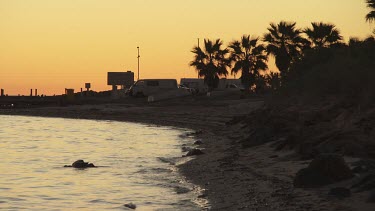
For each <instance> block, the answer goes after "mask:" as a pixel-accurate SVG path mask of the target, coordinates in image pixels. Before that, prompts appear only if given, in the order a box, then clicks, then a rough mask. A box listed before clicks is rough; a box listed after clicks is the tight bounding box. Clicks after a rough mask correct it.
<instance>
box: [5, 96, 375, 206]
mask: <svg viewBox="0 0 375 211" xmlns="http://www.w3.org/2000/svg"><path fill="white" fill-rule="evenodd" d="M262 106H264V102H263V100H262V99H260V98H251V99H240V96H239V94H238V95H237V94H234V95H233V94H229V95H226V96H215V95H213V96H211V97H205V96H201V97H185V98H180V99H174V100H168V101H163V102H154V103H145V99H135V100H134V99H131V100H130V99H129V100H124V101H123V102H122V103H117V104H102V105H82V106H68V107H49V108H33V109H14V110H0V114H10V115H32V116H45V117H64V118H82V119H105V120H117V121H130V122H141V123H148V124H156V125H163V126H174V127H183V128H190V129H193V130H196V131H201V132H199V133H196V134H194V136H196V138H197V139H198V140H201V141H202V142H203V144H202V145H200V146H197V147H199V148H202V149H203V152H204V153H205V154H203V155H199V156H197V157H196V158H195V159H193V160H191V161H189V162H187V163H185V164H182V165H180V166H179V169H180V171H181V173H182V174H183V175H185V176H186V179H187V180H188V181H190V182H192V183H194V184H196V185H198V186H200V187H201V188H202V189H203V190H204V191H203V192H202V193H201V195H199V196H198V200H201V199H207V200H208V201H209V202H210V204H209V207H210V209H211V210H373V208H374V205H373V204H366V203H365V201H366V197H367V196H368V193H358V194H354V195H353V196H352V197H350V198H347V199H345V200H340V199H336V198H332V197H330V196H328V191H329V189H330V188H332V187H335V185H337V184H335V185H331V186H325V187H322V188H316V189H297V188H294V187H293V177H294V175H295V173H296V172H297V171H298V170H300V169H301V168H304V167H306V166H307V165H308V164H309V160H305V161H301V160H298V159H296V158H295V156H294V151H292V150H281V151H275V150H274V148H273V146H272V143H268V144H264V145H260V146H257V147H251V148H243V147H242V146H241V144H240V141H241V140H243V139H245V138H247V137H248V131H246V130H244V127H243V125H241V124H233V125H229V124H226V123H227V122H229V121H230V120H232V119H233V117H236V116H242V115H245V114H248V113H249V112H250V111H252V110H255V109H258V108H261V107H262ZM346 160H347V161H348V162H354V161H355V159H353V158H347V159H346ZM341 185H342V186H345V185H348V183H347V182H343V183H341Z"/></svg>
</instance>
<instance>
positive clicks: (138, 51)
mask: <svg viewBox="0 0 375 211" xmlns="http://www.w3.org/2000/svg"><path fill="white" fill-rule="evenodd" d="M137 49H138V57H137V58H138V80H139V57H140V56H139V46H138V47H137Z"/></svg>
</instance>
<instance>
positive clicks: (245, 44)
mask: <svg viewBox="0 0 375 211" xmlns="http://www.w3.org/2000/svg"><path fill="white" fill-rule="evenodd" d="M258 41H259V38H250V35H244V36H242V38H241V40H240V41H237V40H235V41H233V42H232V43H230V45H229V48H230V60H231V61H232V62H233V63H234V66H233V68H232V71H231V72H232V74H233V73H235V74H236V73H238V72H239V71H241V81H242V84H243V85H244V86H245V87H246V88H247V89H248V88H249V87H250V86H252V85H254V84H255V81H256V78H257V77H259V72H260V70H266V69H267V68H268V65H267V61H268V57H267V54H266V48H265V47H264V46H263V45H261V44H259V42H258Z"/></svg>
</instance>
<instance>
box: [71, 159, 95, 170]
mask: <svg viewBox="0 0 375 211" xmlns="http://www.w3.org/2000/svg"><path fill="white" fill-rule="evenodd" d="M64 167H73V168H93V167H96V166H95V165H94V164H92V163H89V162H85V161H84V160H76V161H75V162H74V163H73V164H72V165H71V166H70V165H65V166H64Z"/></svg>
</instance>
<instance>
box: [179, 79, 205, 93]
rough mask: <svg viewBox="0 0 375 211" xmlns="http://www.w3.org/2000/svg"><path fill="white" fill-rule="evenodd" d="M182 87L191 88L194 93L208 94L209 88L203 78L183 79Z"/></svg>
mask: <svg viewBox="0 0 375 211" xmlns="http://www.w3.org/2000/svg"><path fill="white" fill-rule="evenodd" d="M180 86H185V87H187V88H190V89H191V90H192V92H193V93H195V94H196V93H206V92H207V91H208V86H207V85H206V84H205V83H204V79H201V78H181V82H180Z"/></svg>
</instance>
